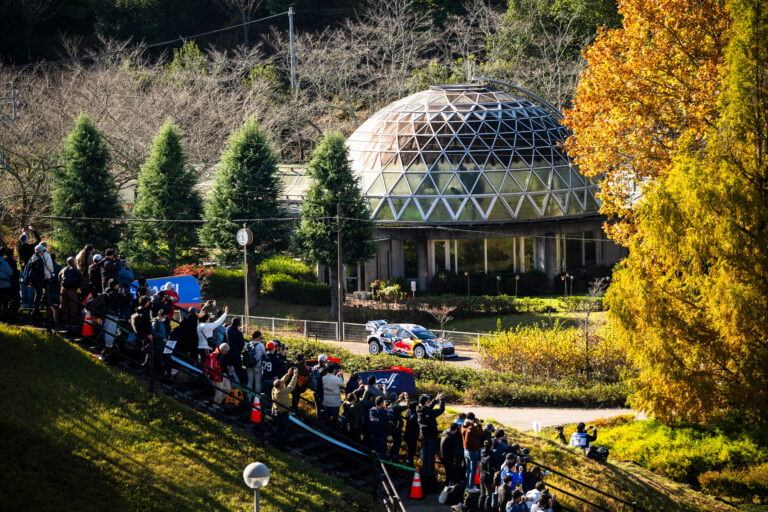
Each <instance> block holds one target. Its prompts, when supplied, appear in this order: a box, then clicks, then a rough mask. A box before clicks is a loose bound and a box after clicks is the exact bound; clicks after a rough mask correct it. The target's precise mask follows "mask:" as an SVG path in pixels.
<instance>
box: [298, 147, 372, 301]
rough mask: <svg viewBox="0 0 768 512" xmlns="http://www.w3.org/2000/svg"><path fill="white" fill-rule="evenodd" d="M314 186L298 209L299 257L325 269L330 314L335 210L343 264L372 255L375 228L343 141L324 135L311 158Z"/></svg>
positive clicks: (334, 290)
mask: <svg viewBox="0 0 768 512" xmlns="http://www.w3.org/2000/svg"><path fill="white" fill-rule="evenodd" d="M307 170H308V171H309V176H310V178H311V179H312V185H311V186H310V187H309V190H308V191H307V199H306V201H305V202H304V204H303V205H302V207H301V213H302V219H301V224H300V225H299V228H298V229H297V230H296V234H295V238H294V244H295V246H296V249H297V251H298V252H299V253H300V254H302V255H303V256H304V257H305V258H307V259H308V260H310V261H314V262H317V263H320V264H322V265H327V266H328V267H329V269H330V271H331V272H330V275H331V310H332V313H333V314H335V313H336V311H337V310H336V308H337V306H338V297H337V291H338V286H337V285H336V283H337V280H338V275H337V270H336V261H337V260H336V258H337V250H336V245H337V239H336V231H337V225H336V221H335V219H334V217H335V216H336V211H337V208H336V207H337V205H340V206H341V216H342V217H343V218H344V220H342V222H341V226H342V227H341V229H342V249H341V250H342V261H343V262H344V263H345V264H348V265H349V264H353V263H357V262H359V261H361V260H365V259H367V258H369V257H370V256H371V255H373V253H374V244H373V241H372V235H373V222H371V212H370V210H369V209H368V205H367V204H366V203H365V199H364V198H363V195H362V191H361V190H360V184H359V182H358V179H357V177H355V175H354V174H353V172H352V168H351V166H350V164H349V152H348V150H347V145H346V141H345V140H344V136H343V135H341V134H340V133H329V134H327V135H326V136H325V137H324V138H323V140H322V141H320V144H319V145H318V146H317V148H316V149H315V151H314V153H313V154H312V159H311V160H310V162H309V164H308V165H307Z"/></svg>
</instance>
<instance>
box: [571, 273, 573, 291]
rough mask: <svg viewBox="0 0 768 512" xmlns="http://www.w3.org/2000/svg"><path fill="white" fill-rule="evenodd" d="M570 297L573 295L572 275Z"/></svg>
mask: <svg viewBox="0 0 768 512" xmlns="http://www.w3.org/2000/svg"><path fill="white" fill-rule="evenodd" d="M571 295H573V275H571Z"/></svg>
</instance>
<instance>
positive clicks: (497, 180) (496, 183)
mask: <svg viewBox="0 0 768 512" xmlns="http://www.w3.org/2000/svg"><path fill="white" fill-rule="evenodd" d="M506 175H507V173H505V172H504V171H497V172H486V173H485V177H486V178H487V179H488V181H489V182H490V183H491V185H492V186H493V188H494V189H495V190H496V191H497V192H498V191H499V189H500V188H501V183H502V182H503V181H504V176H506Z"/></svg>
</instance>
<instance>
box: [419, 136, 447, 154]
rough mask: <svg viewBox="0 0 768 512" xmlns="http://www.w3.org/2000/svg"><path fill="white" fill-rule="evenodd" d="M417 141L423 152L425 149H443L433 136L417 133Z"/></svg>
mask: <svg viewBox="0 0 768 512" xmlns="http://www.w3.org/2000/svg"><path fill="white" fill-rule="evenodd" d="M416 142H417V143H418V145H419V151H421V152H422V153H423V152H425V151H440V150H441V149H442V148H440V146H438V145H437V141H436V140H435V138H434V137H432V136H427V135H417V136H416Z"/></svg>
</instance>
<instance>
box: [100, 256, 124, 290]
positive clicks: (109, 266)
mask: <svg viewBox="0 0 768 512" xmlns="http://www.w3.org/2000/svg"><path fill="white" fill-rule="evenodd" d="M121 268H122V265H120V262H119V261H117V256H116V255H115V250H114V249H107V250H106V251H104V259H103V260H102V262H101V289H102V290H106V289H107V284H108V283H109V280H110V279H115V280H117V281H119V279H118V278H117V274H118V272H120V269H121Z"/></svg>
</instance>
